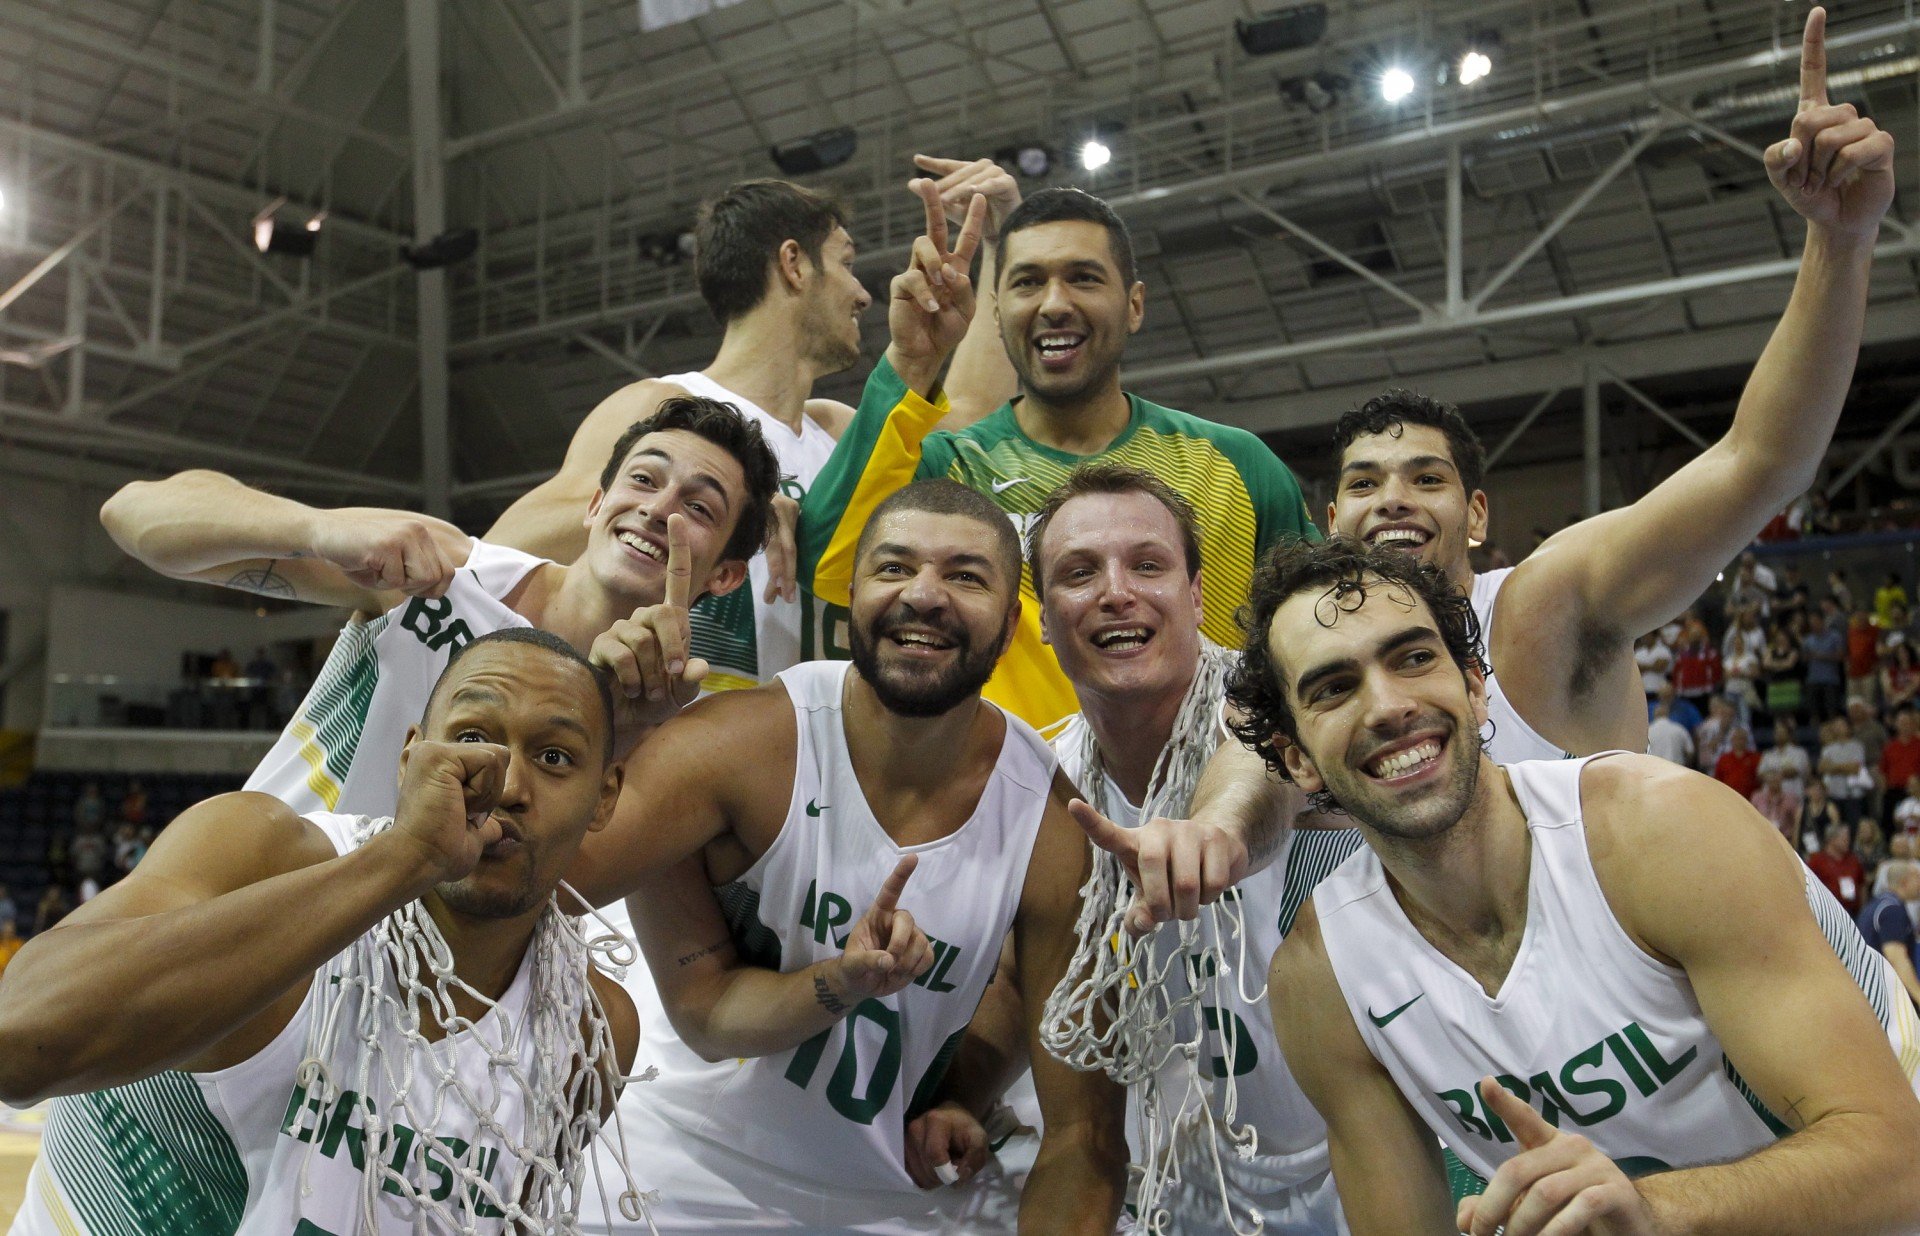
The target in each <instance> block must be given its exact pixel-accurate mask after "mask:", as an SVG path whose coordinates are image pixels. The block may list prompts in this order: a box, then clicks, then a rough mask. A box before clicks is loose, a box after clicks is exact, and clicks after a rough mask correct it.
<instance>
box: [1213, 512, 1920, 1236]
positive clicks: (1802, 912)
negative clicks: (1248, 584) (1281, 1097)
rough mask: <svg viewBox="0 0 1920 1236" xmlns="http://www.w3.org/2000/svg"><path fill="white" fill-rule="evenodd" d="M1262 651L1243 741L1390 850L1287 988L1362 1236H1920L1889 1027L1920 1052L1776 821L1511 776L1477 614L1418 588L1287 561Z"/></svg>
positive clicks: (1287, 1004) (1423, 577) (1320, 561)
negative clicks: (1839, 940)
mask: <svg viewBox="0 0 1920 1236" xmlns="http://www.w3.org/2000/svg"><path fill="white" fill-rule="evenodd" d="M1248 626H1249V635H1248V641H1247V647H1246V650H1245V655H1244V659H1243V661H1242V666H1241V671H1240V673H1239V674H1238V675H1236V677H1235V679H1234V682H1233V686H1232V690H1231V698H1232V699H1233V701H1234V703H1235V704H1236V705H1238V706H1239V707H1240V708H1241V709H1242V710H1243V712H1244V714H1245V717H1244V720H1243V721H1240V722H1237V723H1236V724H1235V727H1234V728H1235V730H1236V732H1237V733H1239V734H1240V735H1241V737H1242V739H1243V740H1244V741H1247V742H1250V743H1256V744H1259V746H1260V749H1261V751H1262V754H1263V755H1264V756H1265V758H1266V759H1267V760H1268V762H1269V764H1270V766H1272V767H1273V768H1274V769H1275V770H1276V771H1277V772H1279V773H1281V774H1283V775H1285V776H1287V777H1288V778H1290V779H1291V780H1293V781H1294V782H1295V783H1296V784H1298V785H1299V787H1300V788H1301V789H1302V790H1305V791H1308V792H1309V793H1310V795H1312V796H1313V797H1315V798H1317V799H1325V800H1328V801H1330V802H1331V803H1333V804H1336V805H1337V806H1338V807H1339V808H1341V809H1342V810H1344V811H1346V812H1347V813H1348V814H1349V815H1350V816H1352V818H1353V820H1354V822H1355V823H1356V824H1357V825H1358V826H1359V827H1360V829H1361V830H1362V832H1364V833H1365V834H1366V837H1367V842H1368V845H1367V847H1366V848H1364V849H1362V850H1360V851H1359V852H1357V853H1356V854H1355V855H1354V856H1353V857H1352V858H1350V859H1348V860H1347V862H1346V863H1344V864H1343V865H1342V866H1341V867H1340V869H1339V870H1337V871H1335V872H1334V873H1333V875H1331V876H1329V877H1328V878H1327V879H1326V880H1325V881H1323V882H1322V883H1321V884H1320V886H1319V888H1318V889H1316V890H1315V892H1314V895H1313V899H1312V902H1311V903H1310V905H1309V906H1308V907H1307V908H1305V909H1303V910H1302V911H1301V912H1300V915H1299V916H1298V918H1297V919H1296V920H1295V923H1294V929H1293V932H1292V934H1291V935H1290V936H1289V937H1288V938H1287V941H1286V943H1285V944H1284V945H1282V946H1281V947H1280V949H1279V950H1278V952H1277V953H1276V954H1275V956H1274V959H1273V965H1272V969H1271V973H1270V976H1269V978H1270V983H1269V988H1270V992H1271V995H1272V1000H1273V1011H1274V1021H1275V1024H1276V1026H1277V1027H1278V1029H1279V1031H1280V1041H1281V1043H1282V1045H1283V1046H1284V1047H1285V1049H1286V1054H1287V1061H1288V1063H1289V1065H1291V1066H1292V1068H1293V1070H1294V1074H1295V1076H1296V1077H1297V1078H1298V1080H1299V1082H1300V1084H1301V1086H1302V1088H1303V1089H1304V1090H1305V1091H1306V1093H1307V1095H1308V1097H1309V1098H1311V1099H1312V1100H1313V1103H1314V1106H1315V1107H1316V1108H1317V1109H1318V1110H1319V1111H1320V1113H1321V1115H1322V1116H1324V1117H1325V1118H1326V1121H1327V1125H1328V1131H1329V1140H1330V1144H1331V1148H1332V1161H1333V1171H1334V1176H1335V1178H1336V1180H1337V1181H1338V1183H1339V1186H1340V1196H1341V1202H1342V1205H1343V1206H1344V1208H1345V1210H1346V1217H1347V1221H1348V1224H1349V1225H1350V1227H1351V1230H1352V1231H1353V1233H1354V1234H1355V1236H1384V1234H1386V1233H1392V1234H1393V1236H1409V1234H1411V1236H1442V1234H1443V1233H1444V1234H1451V1233H1456V1232H1467V1233H1471V1236H1494V1233H1496V1232H1497V1231H1499V1230H1500V1229H1501V1227H1502V1226H1503V1225H1504V1226H1505V1229H1506V1230H1507V1231H1509V1232H1513V1233H1540V1232H1542V1231H1555V1232H1568V1233H1573V1232H1620V1233H1638V1234H1643V1236H1647V1234H1651V1233H1655V1232H1688V1233H1709V1232H1713V1233H1740V1234H1741V1236H1772V1234H1778V1236H1789V1234H1791V1236H1800V1234H1801V1233H1805V1232H1812V1231H1820V1232H1859V1233H1867V1232H1893V1231H1913V1230H1915V1229H1916V1227H1920V1174H1916V1173H1915V1172H1914V1171H1913V1165H1912V1161H1911V1159H1912V1147H1913V1146H1914V1145H1915V1144H1916V1142H1920V1100H1916V1097H1915V1094H1914V1086H1915V1073H1916V1072H1920V1052H1913V1051H1909V1053H1908V1057H1907V1058H1906V1059H1905V1060H1901V1059H1897V1058H1896V1055H1895V1052H1894V1051H1893V1050H1892V1049H1891V1048H1890V1046H1889V1044H1888V1040H1887V1038H1886V1037H1885V1036H1884V1034H1883V1033H1882V1025H1883V1024H1884V1023H1877V1022H1876V1013H1878V1014H1879V1015H1880V1016H1881V1017H1882V1018H1886V1017H1891V1018H1892V1019H1893V1020H1894V1022H1895V1024H1896V1025H1897V1026H1898V1027H1899V1028H1900V1030H1901V1032H1902V1037H1903V1041H1904V1042H1905V1043H1906V1044H1907V1045H1909V1046H1911V1045H1912V1044H1913V1043H1914V1042H1915V1036H1916V1035H1917V1034H1920V1018H1916V1017H1915V1014H1914V1011H1913V1009H1912V1008H1911V1007H1893V1003H1894V999H1895V998H1897V997H1894V998H1890V997H1889V989H1890V988H1892V987H1893V979H1892V975H1891V974H1890V972H1889V970H1888V967H1887V963H1886V962H1885V961H1884V960H1883V959H1882V958H1880V957H1879V956H1878V955H1874V954H1868V955H1866V956H1865V957H1864V958H1862V959H1861V960H1860V962H1859V966H1860V968H1859V969H1858V970H1856V971H1855V972H1854V973H1853V974H1849V971H1848V969H1847V968H1844V967H1842V966H1841V965H1839V964H1836V961H1835V959H1834V956H1833V953H1832V951H1831V949H1830V948H1829V945H1828V942H1827V941H1826V940H1824V939H1823V938H1822V934H1821V931H1820V929H1819V927H1818V925H1817V924H1816V923H1815V921H1814V919H1813V917H1812V915H1810V914H1809V913H1808V912H1807V910H1806V905H1807V901H1808V897H1807V893H1806V891H1805V887H1804V885H1805V882H1806V879H1807V876H1806V872H1805V871H1804V869H1803V868H1801V866H1800V864H1799V863H1798V862H1796V861H1795V859H1794V856H1793V854H1792V852H1791V851H1790V850H1789V849H1788V848H1787V847H1786V846H1785V845H1783V844H1782V842H1781V840H1780V838H1779V836H1778V834H1777V833H1775V832H1774V830H1773V828H1772V827H1771V826H1770V825H1769V824H1768V823H1767V822H1766V821H1765V820H1763V819H1761V818H1760V817H1759V816H1758V815H1757V814H1756V813H1755V812H1754V811H1753V809H1752V808H1751V807H1749V806H1748V805H1747V804H1746V803H1745V802H1743V801H1741V800H1740V799H1739V798H1738V797H1737V796H1735V795H1734V794H1732V793H1730V792H1729V791H1728V790H1727V789H1726V788H1725V787H1723V786H1720V785H1718V784H1716V783H1715V782H1713V781H1712V780H1711V779H1709V778H1705V777H1702V776H1700V775H1699V774H1697V773H1694V772H1691V771H1688V770H1684V769H1677V768H1674V767H1673V766H1672V765H1670V764H1668V763H1666V762H1665V761H1662V760H1657V759H1655V758H1653V757H1651V756H1645V755H1637V754H1627V753H1613V754H1610V755H1605V756H1598V757H1592V758H1589V759H1584V760H1535V761H1523V762H1520V763H1514V764H1507V765H1497V764H1495V763H1494V762H1493V761H1492V760H1490V759H1489V758H1488V757H1487V755H1486V753H1485V749H1484V746H1483V741H1484V740H1483V738H1482V735H1483V732H1484V728H1485V726H1486V723H1487V719H1488V713H1487V696H1486V692H1485V689H1484V686H1483V682H1484V677H1483V671H1482V662H1481V651H1480V650H1481V647H1482V645H1481V640H1480V638H1479V633H1478V632H1477V631H1476V630H1475V622H1474V617H1473V613H1472V609H1471V607H1470V605H1469V603H1468V599H1467V598H1466V597H1465V596H1463V595H1461V594H1460V593H1459V591H1458V590H1457V589H1456V588H1455V587H1454V585H1453V581H1452V580H1451V578H1450V577H1449V576H1448V575H1446V574H1444V573H1442V572H1441V571H1440V570H1438V569H1437V568H1435V567H1433V566H1430V565H1428V564H1426V563H1424V562H1420V561H1418V560H1415V559H1412V558H1411V557H1409V556H1408V555H1405V554H1401V553H1396V552H1394V551H1391V550H1386V549H1372V550H1369V549H1366V548H1364V547H1362V546H1360V545H1358V544H1356V543H1355V542H1353V541H1350V540H1346V539H1336V540H1333V541H1329V542H1327V543H1326V544H1325V545H1324V546H1304V545H1303V546H1293V547H1287V548H1285V549H1283V550H1281V551H1278V552H1276V553H1275V554H1273V555H1271V556H1269V557H1268V558H1267V560H1266V561H1265V562H1263V563H1262V566H1261V573H1260V575H1259V577H1258V578H1257V579H1256V580H1255V582H1254V586H1253V590H1252V599H1251V601H1250V603H1249V622H1248ZM1675 852H1681V853H1685V854H1687V855H1689V856H1690V859H1691V861H1689V862H1687V863H1675V862H1673V861H1672V855H1673V854H1674V853H1675ZM1863 989H1865V990H1866V994H1867V996H1868V998H1863ZM1875 998H1877V999H1878V1001H1879V1004H1880V1006H1881V1007H1879V1008H1877V1009H1876V1008H1872V1007H1870V1001H1871V1000H1872V999H1875ZM1901 1003H1902V1004H1903V1005H1904V1002H1901ZM1496 1078H1497V1079H1498V1080H1497V1081H1496V1080H1495V1079H1496ZM1789 1134H1792V1135H1791V1136H1788V1135H1789ZM1437 1139H1444V1140H1445V1141H1446V1143H1447V1144H1448V1145H1450V1146H1452V1147H1453V1148H1454V1149H1455V1150H1456V1151H1457V1152H1458V1154H1459V1156H1460V1158H1461V1159H1462V1160H1463V1161H1464V1162H1465V1163H1466V1164H1467V1166H1468V1167H1469V1168H1471V1169H1472V1170H1473V1171H1475V1172H1477V1173H1478V1174H1479V1175H1480V1176H1482V1177H1485V1178H1487V1180H1488V1185H1487V1189H1486V1192H1485V1193H1484V1194H1482V1195H1480V1196H1478V1197H1469V1198H1466V1199H1464V1200H1463V1201H1461V1202H1460V1203H1459V1205H1458V1206H1457V1207H1456V1206H1455V1204H1454V1203H1453V1201H1452V1200H1451V1198H1450V1196H1449V1189H1448V1181H1447V1176H1446V1173H1445V1171H1444V1170H1443V1167H1442V1160H1441V1155H1440V1150H1439V1146H1438V1144H1437Z"/></svg>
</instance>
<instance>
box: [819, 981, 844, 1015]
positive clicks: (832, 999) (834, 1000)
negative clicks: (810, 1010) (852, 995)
mask: <svg viewBox="0 0 1920 1236" xmlns="http://www.w3.org/2000/svg"><path fill="white" fill-rule="evenodd" d="M813 998H814V999H815V1000H818V1001H819V1002H820V1007H821V1008H823V1009H825V1010H827V1012H829V1013H832V1014H833V1015H834V1016H835V1017H838V1016H840V1015H841V1014H842V1013H845V1012H846V1011H847V1006H846V1003H845V1001H843V1000H841V999H840V997H839V996H836V995H834V994H833V991H832V989H830V988H829V987H828V986H827V980H826V979H825V978H824V977H822V976H821V975H818V974H816V975H814V976H813Z"/></svg>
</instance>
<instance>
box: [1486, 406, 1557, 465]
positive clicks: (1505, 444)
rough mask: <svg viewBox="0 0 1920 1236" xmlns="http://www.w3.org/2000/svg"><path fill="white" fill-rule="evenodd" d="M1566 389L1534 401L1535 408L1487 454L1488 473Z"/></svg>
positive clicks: (1528, 411) (1528, 410) (1529, 410)
mask: <svg viewBox="0 0 1920 1236" xmlns="http://www.w3.org/2000/svg"><path fill="white" fill-rule="evenodd" d="M1564 389H1565V388H1564V387H1559V386H1556V387H1554V388H1553V389H1552V390H1550V391H1548V392H1546V393H1545V394H1544V395H1541V396H1540V398H1538V399H1536V400H1535V401H1534V404H1533V407H1531V408H1529V409H1527V414H1526V415H1525V416H1523V417H1521V418H1520V421H1519V423H1518V424H1516V425H1515V426H1514V427H1513V428H1512V429H1509V430H1508V431H1507V436H1506V437H1504V438H1502V439H1500V445H1499V446H1496V447H1494V448H1493V449H1492V450H1491V451H1488V452H1487V471H1489V472H1491V471H1493V469H1494V466H1495V465H1496V464H1498V463H1499V462H1500V461H1501V460H1502V459H1504V458H1506V455H1507V452H1508V451H1510V450H1512V449H1513V444H1514V443H1516V442H1518V441H1519V440H1520V438H1521V436H1522V435H1523V434H1525V433H1526V432H1527V430H1529V429H1532V428H1533V423H1534V422H1535V421H1537V420H1539V419H1540V414H1541V413H1543V412H1545V411H1546V410H1547V409H1548V408H1549V407H1551V406H1552V405H1553V401H1554V400H1556V399H1558V398H1559V397H1560V392H1561V391H1562V390H1564Z"/></svg>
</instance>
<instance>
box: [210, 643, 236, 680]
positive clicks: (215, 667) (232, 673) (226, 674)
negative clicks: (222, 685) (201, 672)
mask: <svg viewBox="0 0 1920 1236" xmlns="http://www.w3.org/2000/svg"><path fill="white" fill-rule="evenodd" d="M239 676H240V663H239V662H238V661H235V660H234V659H233V649H231V648H222V649H221V650H220V651H219V652H217V653H215V654H214V657H213V664H212V665H210V666H208V667H207V677H209V678H211V679H213V680H214V681H215V682H228V681H231V680H232V679H235V678H238V677H239Z"/></svg>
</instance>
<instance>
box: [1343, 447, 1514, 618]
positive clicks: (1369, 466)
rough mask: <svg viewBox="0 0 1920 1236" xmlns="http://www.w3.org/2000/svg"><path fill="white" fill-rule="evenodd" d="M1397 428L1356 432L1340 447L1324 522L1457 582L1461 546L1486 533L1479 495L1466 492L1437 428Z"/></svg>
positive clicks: (1465, 577) (1461, 574) (1464, 574)
mask: <svg viewBox="0 0 1920 1236" xmlns="http://www.w3.org/2000/svg"><path fill="white" fill-rule="evenodd" d="M1398 428H1399V432H1398V433H1397V434H1396V433H1392V432H1388V433H1374V434H1363V435H1361V436H1360V437H1357V438H1355V439H1354V440H1353V441H1352V442H1351V443H1350V444H1348V446H1347V448H1346V450H1345V451H1343V452H1342V453H1341V458H1340V480H1339V488H1338V489H1337V490H1336V491H1335V494H1334V500H1333V502H1332V503H1331V504H1330V505H1329V506H1328V507H1327V522H1328V524H1329V525H1330V526H1331V529H1332V531H1333V532H1334V533H1335V534H1337V535H1339V536H1348V537H1353V538H1354V539H1355V540H1359V541H1364V542H1366V543H1367V544H1369V545H1377V546H1385V547H1388V548H1392V549H1396V550H1401V551H1404V552H1407V553H1411V554H1417V555H1418V556H1419V557H1421V558H1422V559H1424V560H1426V561H1427V562H1429V563H1431V564H1433V565H1434V566H1437V567H1439V568H1440V569H1441V570H1443V571H1445V572H1446V573H1447V574H1448V575H1450V576H1452V577H1453V579H1454V581H1455V582H1456V583H1462V584H1464V583H1466V582H1467V581H1469V580H1470V579H1471V578H1472V569H1471V568H1470V567H1469V566H1468V565H1467V551H1468V550H1469V549H1470V548H1472V547H1473V546H1474V545H1475V544H1477V543H1479V542H1480V541H1483V540H1485V539H1486V535H1487V495H1486V494H1485V493H1483V492H1482V491H1480V490H1478V489H1476V490H1474V491H1473V492H1472V493H1471V494H1469V493H1468V492H1467V490H1466V486H1465V485H1464V484H1463V483H1462V482H1461V479H1460V471H1459V469H1458V468H1456V467H1455V466H1454V463H1453V452H1452V449H1451V448H1450V447H1449V445H1448V443H1447V435H1446V434H1445V433H1444V432H1442V431H1441V430H1439V429H1437V428H1435V427H1434V426H1431V425H1407V424H1403V425H1400V426H1399V427H1398Z"/></svg>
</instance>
